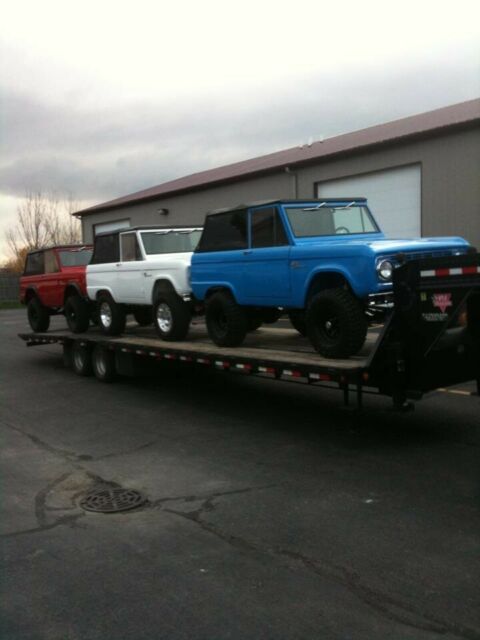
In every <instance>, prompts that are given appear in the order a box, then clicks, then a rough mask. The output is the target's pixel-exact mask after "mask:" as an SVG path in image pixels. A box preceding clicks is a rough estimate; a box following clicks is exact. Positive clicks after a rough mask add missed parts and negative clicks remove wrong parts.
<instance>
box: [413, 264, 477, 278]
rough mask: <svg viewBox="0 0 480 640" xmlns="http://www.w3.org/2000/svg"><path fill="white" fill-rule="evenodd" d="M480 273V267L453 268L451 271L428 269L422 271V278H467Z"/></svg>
mask: <svg viewBox="0 0 480 640" xmlns="http://www.w3.org/2000/svg"><path fill="white" fill-rule="evenodd" d="M477 273H480V267H475V266H472V267H452V268H450V269H426V270H424V271H420V277H421V278H441V277H445V276H467V275H474V274H477Z"/></svg>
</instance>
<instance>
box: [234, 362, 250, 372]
mask: <svg viewBox="0 0 480 640" xmlns="http://www.w3.org/2000/svg"><path fill="white" fill-rule="evenodd" d="M235 368H236V369H240V370H241V371H251V370H252V365H251V364H241V363H237V364H236V365H235Z"/></svg>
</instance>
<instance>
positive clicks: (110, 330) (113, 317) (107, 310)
mask: <svg viewBox="0 0 480 640" xmlns="http://www.w3.org/2000/svg"><path fill="white" fill-rule="evenodd" d="M102 311H103V313H102ZM107 316H109V321H108V319H107ZM97 317H98V324H99V326H100V329H101V330H102V332H103V333H104V334H105V335H107V336H118V335H120V334H121V333H123V332H124V331H125V324H126V321H127V316H126V314H125V309H124V308H123V307H122V306H121V305H119V304H117V303H116V302H115V300H113V299H112V297H111V296H110V295H108V294H105V293H102V294H100V295H99V296H98V298H97Z"/></svg>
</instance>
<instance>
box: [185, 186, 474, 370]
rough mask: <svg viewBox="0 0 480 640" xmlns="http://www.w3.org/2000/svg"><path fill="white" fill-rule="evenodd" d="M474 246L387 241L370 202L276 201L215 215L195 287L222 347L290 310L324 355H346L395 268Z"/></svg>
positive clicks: (197, 257)
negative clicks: (369, 206) (412, 261)
mask: <svg viewBox="0 0 480 640" xmlns="http://www.w3.org/2000/svg"><path fill="white" fill-rule="evenodd" d="M471 250H472V249H471V248H470V245H469V244H468V242H467V241H466V240H464V239H462V238H457V237H450V238H415V239H405V240H393V239H387V238H386V237H385V235H384V234H383V233H382V231H381V230H380V228H379V226H378V224H377V223H376V221H375V219H374V217H373V216H372V214H371V212H370V210H369V208H368V206H367V201H366V199H365V198H354V199H353V198H349V199H342V198H336V199H325V200H281V201H269V202H262V203H254V204H251V205H241V206H238V207H235V208H231V209H224V210H220V211H217V212H213V213H211V214H209V215H208V216H207V218H206V222H205V227H204V231H203V234H202V236H201V238H200V242H199V244H198V246H197V249H196V251H195V253H194V254H193V257H192V266H191V285H192V290H193V294H194V296H195V298H196V299H197V301H199V302H203V303H205V315H206V324H207V330H208V333H209V336H210V338H211V340H212V341H213V342H215V343H216V344H217V345H219V346H229V347H232V346H237V345H240V344H241V343H242V342H243V340H244V338H245V336H246V334H247V332H248V331H251V330H253V329H255V328H257V327H258V326H260V324H262V323H263V322H275V321H276V320H277V319H278V318H279V317H280V315H281V314H282V313H283V312H286V313H287V314H288V316H289V318H290V321H291V322H292V324H293V326H294V327H295V328H296V329H297V330H298V331H299V332H300V333H301V334H303V335H307V336H308V338H309V340H310V342H311V343H312V345H313V347H314V348H315V349H316V350H317V351H318V352H319V353H320V354H322V355H323V356H325V357H329V358H346V357H349V356H351V355H353V354H355V353H357V352H358V351H359V350H360V349H361V348H362V346H363V344H364V342H365V337H366V333H367V328H368V321H369V317H371V316H372V312H373V311H374V310H375V309H378V308H380V307H381V304H378V303H379V302H380V303H385V301H386V298H388V295H389V294H391V291H392V273H393V270H394V269H395V267H397V266H398V265H400V264H402V263H403V262H405V261H406V260H409V259H414V258H425V257H429V256H450V255H460V254H465V253H468V252H469V251H471Z"/></svg>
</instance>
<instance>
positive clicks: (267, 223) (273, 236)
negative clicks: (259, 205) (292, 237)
mask: <svg viewBox="0 0 480 640" xmlns="http://www.w3.org/2000/svg"><path fill="white" fill-rule="evenodd" d="M251 216H252V217H251V225H252V248H260V247H281V246H284V245H288V240H287V236H286V233H285V229H284V227H283V222H282V220H281V218H280V215H279V213H278V209H277V208H276V207H269V208H268V209H257V210H253V211H252V214H251Z"/></svg>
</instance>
